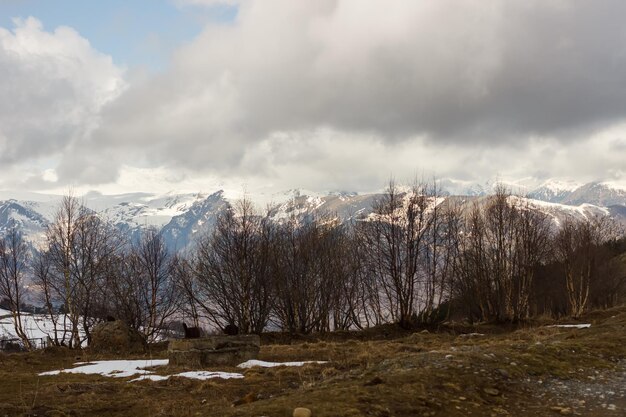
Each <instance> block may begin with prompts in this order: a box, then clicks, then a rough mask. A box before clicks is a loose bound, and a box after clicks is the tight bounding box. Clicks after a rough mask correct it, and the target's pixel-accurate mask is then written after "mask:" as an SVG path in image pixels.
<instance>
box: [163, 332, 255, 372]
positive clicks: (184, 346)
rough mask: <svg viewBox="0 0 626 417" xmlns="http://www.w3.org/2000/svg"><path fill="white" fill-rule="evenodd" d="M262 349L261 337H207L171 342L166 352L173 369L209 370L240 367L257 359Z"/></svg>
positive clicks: (249, 335) (252, 335)
mask: <svg viewBox="0 0 626 417" xmlns="http://www.w3.org/2000/svg"><path fill="white" fill-rule="evenodd" d="M260 349H261V339H260V338H259V336H258V335H254V334H248V335H238V336H207V337H202V338H199V339H173V340H170V342H169V345H168V348H167V351H168V357H169V360H170V365H175V366H185V367H206V366H215V365H237V364H239V363H241V362H245V361H247V360H250V359H256V358H257V356H258V355H259V350H260Z"/></svg>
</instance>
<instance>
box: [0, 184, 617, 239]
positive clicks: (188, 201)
mask: <svg viewBox="0 0 626 417" xmlns="http://www.w3.org/2000/svg"><path fill="white" fill-rule="evenodd" d="M501 183H502V182H496V181H492V182H487V183H484V184H476V183H468V182H463V181H454V180H442V181H440V186H441V194H442V195H444V196H447V197H448V198H453V199H455V200H457V201H458V202H459V203H460V204H467V203H471V202H472V201H476V200H481V199H485V198H487V196H489V195H490V194H492V193H493V192H494V189H495V187H496V185H497V184H501ZM504 185H505V186H506V187H507V188H509V189H510V190H511V191H512V192H513V193H514V194H516V195H518V196H519V197H515V198H523V199H524V200H526V201H527V202H528V203H529V204H530V205H531V206H532V207H533V208H535V209H537V210H541V211H543V212H546V213H548V214H549V215H550V216H552V217H553V218H554V219H555V220H556V221H557V222H558V221H559V220H560V219H562V218H564V217H565V216H575V217H576V216H577V217H581V216H594V215H602V216H604V215H607V216H611V217H613V218H615V219H616V220H617V221H618V222H620V223H622V224H624V225H626V187H620V186H617V185H615V184H612V183H610V182H591V183H587V184H577V183H574V182H571V181H555V180H551V181H546V182H544V183H541V184H539V185H538V186H536V187H533V188H529V187H528V186H527V185H526V186H525V185H524V183H523V181H520V182H516V183H505V184H504ZM378 196H380V194H379V193H368V194H357V193H353V192H332V193H326V194H320V193H314V192H310V191H302V190H289V191H286V192H284V193H278V194H274V195H272V196H271V198H270V199H269V200H270V201H271V202H272V204H268V205H267V206H268V207H271V210H270V211H269V212H270V216H271V217H272V218H273V219H274V220H276V221H281V220H283V219H286V218H289V217H292V216H295V217H297V218H306V216H311V215H315V214H320V213H332V214H335V215H337V216H338V217H339V218H341V219H343V220H349V219H354V218H357V217H359V216H366V215H367V214H368V213H370V212H371V210H372V204H373V203H374V201H375V200H376V198H377V197H378ZM248 198H250V199H251V200H252V201H253V202H256V203H258V204H257V205H258V206H260V205H261V203H262V202H265V203H267V200H268V198H267V196H263V197H262V198H261V197H259V198H255V195H254V194H251V195H249V196H248ZM60 199H61V197H60V196H58V195H48V194H36V193H12V192H0V234H2V233H3V232H6V230H7V229H8V228H9V227H11V226H12V225H14V224H17V225H18V226H19V227H20V228H21V229H22V231H23V233H24V235H25V237H26V238H27V240H28V241H29V242H30V243H31V244H32V245H33V247H35V248H36V247H38V246H40V245H41V244H42V243H43V240H44V238H45V230H46V226H47V225H48V224H49V222H51V221H53V219H54V216H55V212H56V210H57V207H58V204H59V202H60ZM81 200H82V202H83V204H85V206H87V207H88V208H90V209H92V210H94V211H95V212H97V213H99V214H100V215H101V216H103V217H104V218H105V219H107V220H109V221H110V222H111V223H112V224H114V225H115V227H117V228H118V229H119V230H121V231H124V232H125V233H128V234H130V235H131V236H134V235H137V234H138V233H139V232H140V231H141V229H142V228H145V227H149V226H152V227H156V228H158V229H159V230H161V233H162V234H163V236H164V238H165V241H166V243H167V245H168V247H169V248H170V249H171V250H173V251H182V250H185V249H186V248H188V247H189V246H190V245H192V243H193V241H194V239H196V238H197V236H199V235H202V234H204V233H207V232H209V231H210V230H211V229H212V228H213V226H214V224H215V220H216V219H217V216H218V214H219V213H220V212H221V211H222V210H223V209H224V208H225V207H227V206H228V205H229V204H231V203H232V202H233V201H234V200H236V198H233V197H229V196H227V194H226V193H225V192H224V191H222V190H219V191H216V192H213V193H210V194H203V193H195V194H192V193H188V194H177V193H167V194H164V195H156V194H150V193H132V194H120V195H102V194H100V193H96V192H91V193H88V194H86V195H84V196H82V197H81ZM259 209H261V210H263V209H264V207H259Z"/></svg>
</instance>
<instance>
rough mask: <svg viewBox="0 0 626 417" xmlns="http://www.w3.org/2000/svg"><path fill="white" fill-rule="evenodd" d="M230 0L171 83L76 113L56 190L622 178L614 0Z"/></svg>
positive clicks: (168, 75)
mask: <svg viewBox="0 0 626 417" xmlns="http://www.w3.org/2000/svg"><path fill="white" fill-rule="evenodd" d="M183 3H185V4H192V3H193V4H196V5H197V4H199V3H203V4H205V5H209V6H211V5H214V4H216V3H224V2H216V1H212V0H185V1H182V0H181V1H179V4H183ZM237 3H238V14H237V17H236V19H235V20H234V21H233V22H231V23H229V24H221V23H220V24H208V25H207V26H206V27H205V29H204V30H203V32H202V33H201V34H200V35H199V36H198V37H197V38H196V39H194V40H193V41H192V42H189V43H188V44H185V45H183V46H181V47H180V48H179V49H178V50H177V51H176V52H175V53H174V55H173V56H172V59H171V62H170V65H169V67H168V68H167V70H165V71H163V72H161V73H158V74H154V75H151V76H148V77H144V78H141V79H133V80H130V81H129V85H128V88H127V89H126V90H125V91H124V92H123V93H122V94H121V95H119V97H117V98H115V99H114V100H111V102H110V103H109V104H108V105H106V106H100V107H97V106H95V107H93V106H92V108H94V109H95V110H94V111H93V112H89V113H88V117H79V118H78V119H77V120H83V119H87V120H92V119H94V120H95V122H93V121H91V122H90V123H88V126H89V127H88V128H84V127H83V129H84V130H83V131H80V132H78V133H76V132H75V135H78V136H79V137H80V138H81V139H80V140H76V141H75V143H74V142H72V145H71V149H72V151H73V152H74V154H76V155H81V158H80V161H79V162H78V163H77V161H76V158H75V157H73V156H71V155H68V156H66V158H65V159H64V160H63V161H62V162H61V164H60V165H59V166H58V167H57V168H58V169H57V171H56V172H57V174H58V177H59V180H60V181H69V179H71V178H79V179H81V180H82V181H84V182H90V183H97V182H98V181H100V182H111V181H116V179H117V178H118V175H117V174H118V169H119V167H122V166H124V165H134V166H139V167H151V166H158V167H160V169H166V170H171V171H176V170H185V171H186V172H189V173H195V174H196V175H198V176H201V175H216V176H221V177H238V178H241V177H248V178H255V180H258V179H259V178H262V179H264V180H265V181H266V182H267V183H274V184H280V185H281V186H282V185H283V184H287V183H289V182H290V183H291V186H303V187H307V188H313V189H329V188H349V187H354V188H359V189H367V188H368V187H369V188H372V187H374V186H378V185H380V184H381V183H383V182H384V180H385V178H387V177H388V176H389V175H390V174H395V175H396V176H398V177H410V176H412V175H414V174H415V170H428V171H434V172H435V173H436V174H437V175H439V176H456V177H464V178H472V179H480V178H478V177H489V176H493V175H508V174H511V175H522V176H527V175H536V176H549V175H561V176H570V177H577V178H581V177H585V178H588V177H603V176H605V174H606V175H609V174H610V173H611V172H622V171H620V166H621V164H623V162H620V161H619V160H618V159H619V158H617V159H616V158H613V155H610V152H611V151H610V149H612V148H611V146H610V144H611V143H616V142H615V140H616V138H621V137H624V135H623V130H624V122H625V121H626V110H625V109H626V94H623V92H624V91H626V78H625V77H624V74H625V73H626V48H625V47H624V45H626V27H625V26H624V25H623V22H622V20H623V19H622V16H624V15H626V3H624V2H621V1H618V0H601V1H599V2H587V1H583V0H572V1H554V2H545V1H540V0H530V1H511V2H502V1H499V0H462V1H456V0H440V1H437V2H431V1H415V0H396V1H393V2H380V1H374V0H371V1H368V0H319V1H315V2H297V1H292V0H262V1H261V0H246V1H242V2H237ZM55 33H56V32H55ZM113 69H115V68H113ZM113 78H114V79H117V78H115V77H113ZM115 91H119V90H115ZM58 95H59V94H52V95H51V97H57V96H58ZM51 100H52V98H51ZM79 108H83V106H82V105H81V106H79ZM86 108H89V107H86ZM92 116H93V117H92ZM59 126H60V127H59V129H71V128H72V127H73V126H74V124H72V123H70V122H67V121H65V122H63V123H60V124H59ZM68 126H69V127H68ZM94 126H95V127H94ZM15 130H16V131H17V130H19V131H20V132H21V131H22V130H24V131H26V130H27V129H15ZM85 130H86V131H87V133H86V134H82V132H84V131H85ZM620 132H621V133H620ZM1 133H3V134H4V137H9V136H10V135H11V132H9V133H8V134H7V132H1ZM79 133H80V134H79ZM607 135H608V136H611V138H610V139H606V138H605V137H606V136H607ZM59 136H60V137H61V136H62V137H67V135H59ZM2 138H3V136H2V135H0V147H2V146H7V145H6V144H5V145H3V143H5V142H6V141H4V142H3V139H2ZM600 138H601V139H600ZM58 141H59V142H63V141H62V140H61V139H58ZM7 143H9V142H7ZM605 145H606V146H605ZM9 146H12V145H9ZM61 146H62V145H61ZM589 148H593V149H591V150H590V149H589ZM614 148H615V146H613V149H614ZM618 148H619V147H618ZM103 155H104V156H105V158H103V157H102V156H103ZM572 158H573V159H572ZM603 160H604V161H606V163H605V164H603V163H602V162H601V161H603ZM583 161H585V162H587V161H590V163H589V164H587V165H585V166H584V167H582V166H581V164H582V162H583ZM390 171H391V172H390ZM418 173H419V172H418ZM190 175H192V174H190ZM610 175H615V174H610ZM342 184H343V185H342Z"/></svg>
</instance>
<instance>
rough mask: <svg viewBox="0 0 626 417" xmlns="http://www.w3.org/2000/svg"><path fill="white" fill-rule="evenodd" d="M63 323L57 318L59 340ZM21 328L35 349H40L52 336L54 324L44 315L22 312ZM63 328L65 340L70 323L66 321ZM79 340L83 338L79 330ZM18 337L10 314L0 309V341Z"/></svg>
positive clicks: (82, 333)
mask: <svg viewBox="0 0 626 417" xmlns="http://www.w3.org/2000/svg"><path fill="white" fill-rule="evenodd" d="M63 321H64V317H63V316H59V317H58V319H57V336H58V338H59V340H61V339H62V338H63V333H64V331H63ZM22 327H23V328H24V331H25V332H26V335H27V336H28V338H29V339H32V342H33V343H35V345H36V346H37V347H41V345H42V343H43V342H44V341H45V340H46V338H47V337H48V336H50V337H52V336H53V335H54V324H53V323H52V320H50V317H48V316H47V315H45V314H29V313H25V312H22ZM65 327H66V328H67V329H68V330H67V333H66V340H67V339H68V338H69V337H70V333H69V332H70V330H69V329H70V323H69V320H66V324H65ZM80 333H81V338H82V337H84V332H83V331H82V329H80ZM17 338H18V336H17V334H16V332H15V326H14V324H13V317H12V316H11V312H10V311H7V310H2V309H0V339H17Z"/></svg>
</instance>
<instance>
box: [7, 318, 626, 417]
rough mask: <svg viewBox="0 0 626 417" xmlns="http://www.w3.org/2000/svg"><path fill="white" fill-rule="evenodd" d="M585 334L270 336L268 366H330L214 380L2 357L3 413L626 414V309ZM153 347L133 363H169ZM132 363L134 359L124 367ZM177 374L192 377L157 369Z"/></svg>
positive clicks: (479, 330)
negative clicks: (137, 378) (152, 377)
mask: <svg viewBox="0 0 626 417" xmlns="http://www.w3.org/2000/svg"><path fill="white" fill-rule="evenodd" d="M581 320H582V321H584V322H587V323H591V324H592V325H591V327H590V328H587V329H575V328H574V329H572V328H556V327H547V326H545V324H546V323H527V324H525V325H523V326H520V327H519V328H517V329H514V328H510V327H509V328H506V329H505V328H503V327H500V326H476V327H468V326H448V327H444V328H440V329H439V331H435V329H431V330H430V331H417V332H412V333H411V332H404V331H401V330H399V329H396V328H393V327H385V328H380V329H377V330H376V331H369V332H365V333H356V334H350V333H341V334H334V335H329V336H325V337H323V338H318V337H300V338H297V339H296V338H290V337H287V336H285V335H270V336H266V337H265V338H264V344H263V346H262V349H261V353H260V356H259V359H263V360H267V361H276V362H285V361H305V360H313V361H328V362H327V363H325V364H308V365H305V366H302V367H277V368H251V369H246V370H242V369H238V368H235V367H232V368H229V367H221V368H219V369H217V368H216V369H212V370H213V371H226V372H241V373H243V374H244V376H245V377H244V378H243V379H228V380H222V379H212V380H207V381H199V380H192V379H188V378H183V377H172V378H169V379H167V380H164V381H156V382H155V381H141V382H129V381H130V380H131V379H133V378H132V377H127V378H111V377H102V376H98V375H81V374H66V373H61V374H59V375H55V376H39V375H38V374H39V373H41V372H45V371H51V370H55V369H61V368H71V367H73V366H74V365H73V364H74V363H75V362H78V361H83V362H85V361H93V360H96V359H98V360H102V359H120V358H119V357H117V358H113V357H106V356H95V355H91V354H90V353H89V351H88V350H84V351H69V350H65V349H60V348H57V349H47V350H42V351H37V352H33V353H27V354H24V353H22V354H0V416H4V415H7V416H13V415H23V416H35V415H37V416H66V415H67V416H253V417H254V416H257V417H259V416H276V417H283V416H291V413H292V410H293V409H294V408H295V407H307V408H310V409H311V410H312V411H313V416H314V417H323V416H381V417H382V416H468V415H472V416H501V415H511V416H522V417H524V416H550V415H554V416H558V415H582V416H597V417H599V416H607V417H610V416H624V415H626V307H621V308H616V309H612V310H608V311H603V312H595V313H593V314H590V315H588V316H587V317H584V318H582V319H581ZM165 357H166V352H165V351H164V350H163V349H162V348H158V347H155V348H154V349H153V351H152V353H151V354H149V355H146V356H143V357H140V356H134V357H132V358H134V359H146V358H152V359H158V358H165ZM126 359H129V358H126ZM153 371H154V372H155V373H156V374H161V375H172V374H175V373H179V372H183V371H189V369H182V368H175V369H173V368H170V367H167V366H166V367H157V368H154V369H153Z"/></svg>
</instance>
